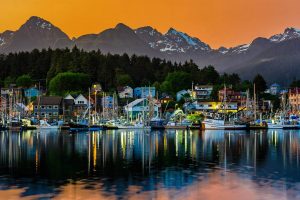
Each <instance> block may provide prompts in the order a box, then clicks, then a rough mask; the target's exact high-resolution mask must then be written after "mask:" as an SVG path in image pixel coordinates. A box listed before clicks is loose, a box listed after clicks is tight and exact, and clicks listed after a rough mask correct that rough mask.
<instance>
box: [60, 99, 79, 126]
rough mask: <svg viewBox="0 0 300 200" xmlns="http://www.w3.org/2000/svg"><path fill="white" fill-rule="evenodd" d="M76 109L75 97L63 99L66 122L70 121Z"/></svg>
mask: <svg viewBox="0 0 300 200" xmlns="http://www.w3.org/2000/svg"><path fill="white" fill-rule="evenodd" d="M75 111H76V110H75V102H74V99H71V98H70V99H69V98H65V99H64V100H63V117H64V121H65V122H68V121H70V120H71V119H72V118H73V116H74V114H76V113H74V112H75Z"/></svg>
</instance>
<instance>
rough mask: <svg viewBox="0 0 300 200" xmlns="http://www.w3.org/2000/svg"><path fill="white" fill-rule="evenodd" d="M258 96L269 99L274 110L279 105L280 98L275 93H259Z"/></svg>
mask: <svg viewBox="0 0 300 200" xmlns="http://www.w3.org/2000/svg"><path fill="white" fill-rule="evenodd" d="M260 98H261V99H263V100H271V102H272V105H273V110H274V111H276V110H277V109H279V107H280V98H278V96H276V95H272V94H269V93H262V94H260Z"/></svg>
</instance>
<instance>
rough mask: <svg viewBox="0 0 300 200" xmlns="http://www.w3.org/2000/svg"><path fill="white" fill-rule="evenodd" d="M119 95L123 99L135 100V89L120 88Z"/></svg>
mask: <svg viewBox="0 0 300 200" xmlns="http://www.w3.org/2000/svg"><path fill="white" fill-rule="evenodd" d="M118 94H119V97H120V98H121V99H125V98H133V89H132V88H131V87H129V86H125V87H118Z"/></svg>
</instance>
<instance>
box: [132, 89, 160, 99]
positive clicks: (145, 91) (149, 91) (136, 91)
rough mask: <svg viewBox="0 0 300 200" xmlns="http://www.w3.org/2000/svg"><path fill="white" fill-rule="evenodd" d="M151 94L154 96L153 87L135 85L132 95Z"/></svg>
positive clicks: (145, 95)
mask: <svg viewBox="0 0 300 200" xmlns="http://www.w3.org/2000/svg"><path fill="white" fill-rule="evenodd" d="M149 95H151V96H152V97H155V95H156V89H155V87H137V88H134V90H133V96H134V98H147V97H149Z"/></svg>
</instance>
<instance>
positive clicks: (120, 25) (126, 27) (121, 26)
mask: <svg viewBox="0 0 300 200" xmlns="http://www.w3.org/2000/svg"><path fill="white" fill-rule="evenodd" d="M115 28H116V29H130V30H132V29H131V28H130V27H129V26H127V25H126V24H123V23H118V24H117V25H116V27H115Z"/></svg>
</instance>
